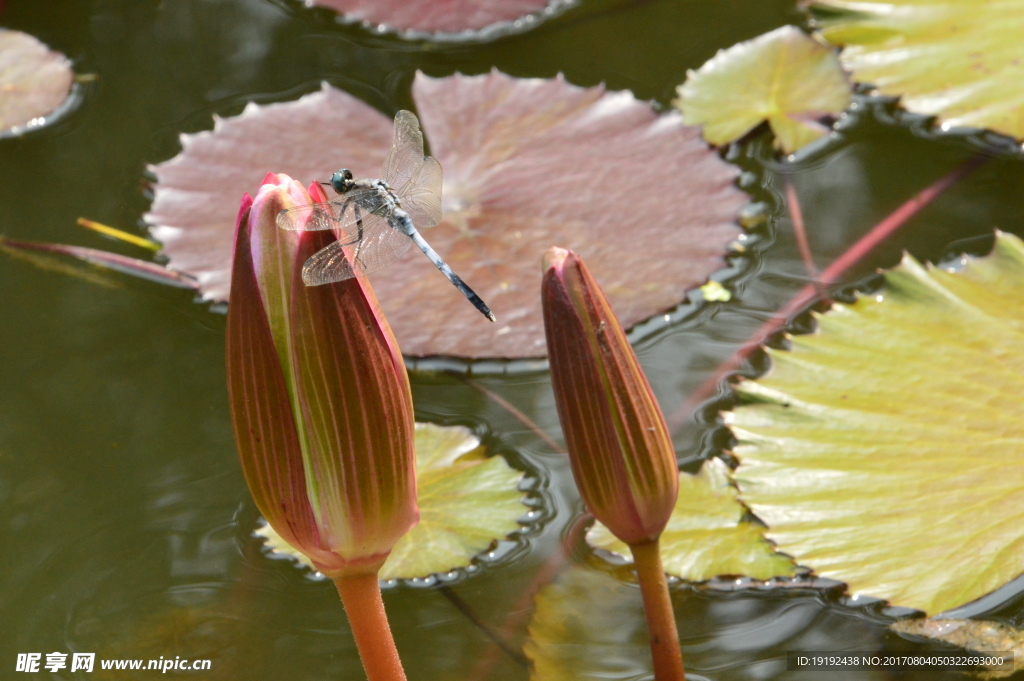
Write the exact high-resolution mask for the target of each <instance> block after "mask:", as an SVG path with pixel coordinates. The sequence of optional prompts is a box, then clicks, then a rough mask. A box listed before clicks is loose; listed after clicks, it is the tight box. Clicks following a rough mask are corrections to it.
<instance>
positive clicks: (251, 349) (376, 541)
mask: <svg viewBox="0 0 1024 681" xmlns="http://www.w3.org/2000/svg"><path fill="white" fill-rule="evenodd" d="M310 192H311V193H312V194H313V195H314V196H313V197H311V196H310V194H309V193H307V192H306V190H305V189H303V187H302V186H301V185H300V184H298V183H297V182H295V181H293V180H291V179H290V178H289V177H287V176H286V175H273V174H270V175H268V176H267V177H266V178H265V179H264V183H263V185H262V186H261V187H260V190H259V192H258V193H257V195H256V199H255V200H252V199H250V197H249V196H248V195H246V196H245V197H244V198H243V199H242V206H241V210H240V212H239V216H238V224H237V227H236V233H235V253H234V264H233V268H232V275H231V277H232V278H231V298H230V304H229V307H228V326H227V374H228V388H229V392H230V395H231V413H232V419H233V422H234V427H235V438H236V440H237V444H238V452H239V457H240V458H241V462H242V470H243V472H244V474H245V479H246V482H247V483H248V485H249V489H250V491H251V492H252V495H253V499H254V500H255V501H256V505H257V507H259V509H260V512H262V513H263V515H264V517H265V518H266V519H267V521H268V522H269V523H270V524H271V526H272V527H273V528H274V529H275V530H276V531H277V533H278V534H279V535H281V537H282V538H284V539H285V541H287V542H288V543H289V544H291V545H292V546H293V547H295V548H296V549H298V550H299V551H301V552H303V553H304V554H306V555H307V556H309V558H310V560H312V561H313V564H314V565H316V566H317V568H318V569H319V570H320V571H321V572H323V573H324V574H326V575H328V576H330V577H332V578H335V577H343V576H349V575H355V574H363V573H375V572H376V571H377V570H378V569H379V568H380V566H381V565H382V564H383V563H384V560H385V559H386V558H387V556H388V554H389V553H390V551H391V549H392V548H393V547H394V545H395V543H396V542H397V541H398V540H399V538H401V537H402V535H404V534H405V533H406V532H408V531H409V529H410V528H412V527H413V525H415V524H416V522H417V521H418V520H419V510H418V509H417V506H416V477H415V469H414V465H415V459H414V452H413V428H414V422H413V411H412V394H411V392H410V388H409V378H408V375H407V374H406V371H405V363H404V361H403V360H402V355H401V352H400V351H399V349H398V344H397V343H396V342H395V338H394V336H393V335H392V333H391V328H390V327H389V326H388V324H387V320H385V319H384V315H383V314H382V313H381V310H380V307H379V305H378V304H377V299H376V297H375V296H374V294H373V290H372V289H371V288H370V283H369V282H368V281H367V280H366V279H364V278H354V279H349V280H346V281H343V282H338V283H336V284H330V285H325V286H316V287H307V286H305V285H304V284H303V283H302V277H301V270H302V265H303V263H304V262H305V261H306V259H307V258H309V256H311V255H312V254H313V253H315V252H316V251H318V250H319V249H321V248H323V247H324V246H326V245H327V244H328V243H330V242H331V241H332V240H333V239H334V235H333V234H332V233H331V232H288V231H284V230H280V229H278V228H277V225H276V220H277V215H278V213H279V212H280V211H281V210H283V209H286V208H291V207H293V206H296V205H303V204H307V203H311V202H313V201H324V200H326V198H325V197H324V196H323V193H322V191H321V190H320V187H319V186H318V185H315V184H314V185H311V186H310Z"/></svg>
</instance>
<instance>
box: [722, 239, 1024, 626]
mask: <svg viewBox="0 0 1024 681" xmlns="http://www.w3.org/2000/svg"><path fill="white" fill-rule="evenodd" d="M962 262H963V267H962V269H960V271H955V272H954V271H950V270H946V269H941V268H936V267H933V266H922V265H920V264H918V263H917V261H915V260H914V259H913V258H911V257H910V256H906V257H904V259H903V262H902V263H901V264H900V265H899V266H898V267H896V268H895V269H893V270H891V271H889V272H887V273H886V274H885V288H884V290H883V291H881V292H880V293H878V294H876V295H871V296H863V297H861V298H860V299H859V300H858V301H857V302H856V303H854V304H852V305H841V304H837V305H835V306H833V308H832V310H831V311H830V312H828V313H827V314H825V315H822V316H820V317H819V322H820V328H819V331H818V333H816V334H813V335H804V336H795V337H794V338H793V339H792V342H793V346H792V348H793V349H792V351H774V350H773V351H770V355H771V358H772V370H771V371H770V372H769V374H768V375H767V376H765V377H764V378H763V379H760V380H758V381H756V382H755V381H747V382H743V383H741V384H740V385H739V386H737V391H738V393H739V395H740V398H741V400H742V401H744V402H747V403H748V404H747V405H746V406H741V407H738V408H736V409H735V410H734V411H733V412H731V413H728V414H726V415H725V416H726V422H727V423H729V424H731V426H732V429H733V432H734V434H735V436H736V437H737V439H738V441H739V443H738V445H737V447H736V448H735V453H736V455H737V456H738V457H739V458H740V462H741V463H740V467H739V468H738V469H737V471H736V473H735V478H736V481H737V483H738V485H739V488H740V499H741V500H742V501H743V502H744V503H746V504H747V506H748V507H750V508H751V509H752V510H753V511H754V513H756V514H757V515H758V517H760V518H761V519H762V520H764V521H765V522H766V523H767V524H768V527H769V528H770V529H769V531H768V537H769V538H770V539H772V540H773V541H775V542H776V544H777V546H778V548H779V550H780V551H784V552H786V553H788V554H790V555H792V556H794V558H795V559H796V560H797V562H798V563H800V564H802V565H807V566H810V567H812V568H814V569H815V570H816V571H817V572H818V573H819V574H821V575H823V576H825V577H830V578H833V579H837V580H841V581H843V582H846V583H847V584H848V585H849V588H850V591H852V592H855V593H862V594H867V595H870V596H875V597H878V598H884V599H886V600H889V601H891V602H893V603H895V604H897V605H902V606H909V607H912V608H918V609H920V610H924V611H925V612H928V613H937V612H942V611H945V610H948V609H950V608H953V607H956V606H959V605H962V604H964V603H967V602H969V601H972V600H974V599H976V598H979V597H980V596H982V595H984V594H986V593H988V592H990V591H992V590H994V589H996V588H997V587H999V586H1001V585H1002V584H1005V583H1006V582H1008V581H1010V580H1011V579H1013V578H1015V577H1017V576H1018V575H1020V574H1021V573H1022V572H1024V458H1022V456H1024V404H1022V402H1021V398H1022V396H1024V305H1022V304H1021V301H1022V299H1024V242H1022V241H1021V240H1020V239H1018V238H1017V237H1015V236H1012V235H1008V234H1001V233H997V239H996V245H995V249H994V251H993V252H992V254H991V255H989V256H987V257H985V258H977V259H968V258H964V260H963V261H962Z"/></svg>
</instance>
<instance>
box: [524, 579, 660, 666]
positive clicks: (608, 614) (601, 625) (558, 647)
mask: <svg viewBox="0 0 1024 681" xmlns="http://www.w3.org/2000/svg"><path fill="white" fill-rule="evenodd" d="M527 633H528V638H527V640H526V643H525V645H524V646H523V653H524V654H525V655H526V657H528V658H529V659H530V662H532V663H533V664H532V665H531V667H532V673H531V674H530V679H531V681H575V680H576V679H586V678H606V679H634V678H637V677H639V676H640V675H642V674H649V673H650V671H651V647H650V643H649V642H648V640H647V623H646V621H645V620H644V610H643V604H642V601H641V599H640V590H639V589H638V588H637V587H636V586H634V585H628V584H624V583H622V582H619V581H618V580H616V579H615V578H614V577H612V576H610V575H608V574H605V573H604V572H601V571H598V570H588V569H585V568H583V567H572V568H570V569H569V570H566V571H565V572H564V573H562V574H561V575H560V576H559V577H558V579H557V580H556V581H554V582H553V583H551V584H549V585H547V586H545V587H544V588H543V589H542V590H541V591H540V593H538V594H537V599H536V608H535V610H534V612H533V618H532V619H531V620H530V625H529V628H528V630H527Z"/></svg>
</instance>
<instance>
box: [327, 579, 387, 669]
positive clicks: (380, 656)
mask: <svg viewBox="0 0 1024 681" xmlns="http://www.w3.org/2000/svg"><path fill="white" fill-rule="evenodd" d="M334 585H335V586H336V587H338V595H339V596H341V603H342V605H344V606H345V613H346V614H347V615H348V622H349V626H350V627H352V636H353V637H355V639H356V648H358V649H359V659H360V660H362V661H363V670H364V671H365V672H366V678H367V681H405V670H404V669H402V661H401V660H400V659H398V649H397V648H396V647H395V639H394V637H393V636H392V635H391V627H390V626H388V616H387V614H386V613H385V612H384V601H383V599H382V598H381V596H380V584H379V583H378V582H377V574H376V573H373V574H369V575H357V576H354V577H338V578H337V579H335V580H334Z"/></svg>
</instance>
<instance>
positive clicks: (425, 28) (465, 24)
mask: <svg viewBox="0 0 1024 681" xmlns="http://www.w3.org/2000/svg"><path fill="white" fill-rule="evenodd" d="M306 4H307V5H319V6H321V7H330V8H331V9H334V10H336V11H337V12H338V13H339V14H341V15H342V16H343V17H344V18H345V19H347V20H349V21H353V22H356V21H358V22H361V23H363V24H364V25H366V26H370V27H373V28H375V29H377V30H378V31H381V32H384V31H389V30H395V31H401V32H411V33H412V34H413V36H412V37H415V34H417V33H435V34H436V33H442V34H457V35H458V37H466V38H472V37H474V33H475V32H478V31H479V32H484V33H491V32H501V31H502V30H503V29H504V30H508V31H515V30H517V29H519V30H521V29H524V28H529V27H530V26H532V25H534V24H535V23H536V22H537V20H538V19H539V18H541V17H543V16H545V15H550V14H553V13H555V12H556V11H557V10H559V9H561V8H562V7H564V6H566V5H569V4H571V2H570V0H306ZM481 37H485V36H481Z"/></svg>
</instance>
